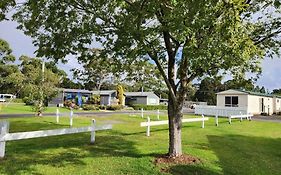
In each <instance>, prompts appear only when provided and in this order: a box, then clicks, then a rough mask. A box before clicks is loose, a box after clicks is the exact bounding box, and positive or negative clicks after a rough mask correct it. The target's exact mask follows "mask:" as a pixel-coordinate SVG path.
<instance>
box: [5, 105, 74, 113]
mask: <svg viewBox="0 0 281 175" xmlns="http://www.w3.org/2000/svg"><path fill="white" fill-rule="evenodd" d="M56 110H57V107H47V108H45V110H44V112H45V113H55V112H56ZM59 110H60V112H68V111H69V109H66V108H59ZM29 113H30V114H32V113H35V112H34V110H33V108H32V106H27V105H24V104H17V103H13V104H3V103H2V104H1V103H0V114H29Z"/></svg>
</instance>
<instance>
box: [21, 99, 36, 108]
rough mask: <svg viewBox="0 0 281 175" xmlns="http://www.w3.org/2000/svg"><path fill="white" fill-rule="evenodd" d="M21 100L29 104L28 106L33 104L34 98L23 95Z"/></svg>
mask: <svg viewBox="0 0 281 175" xmlns="http://www.w3.org/2000/svg"><path fill="white" fill-rule="evenodd" d="M22 101H23V102H24V103H25V105H29V106H32V105H34V100H33V99H31V98H30V97H24V98H23V99H22Z"/></svg>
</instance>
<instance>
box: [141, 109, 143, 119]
mask: <svg viewBox="0 0 281 175" xmlns="http://www.w3.org/2000/svg"><path fill="white" fill-rule="evenodd" d="M141 118H143V108H141Z"/></svg>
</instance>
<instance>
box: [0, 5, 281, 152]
mask: <svg viewBox="0 0 281 175" xmlns="http://www.w3.org/2000/svg"><path fill="white" fill-rule="evenodd" d="M8 2H14V1H8ZM12 5H13V3H10V4H9V3H8V5H7V6H12ZM7 6H6V7H7ZM2 9H4V11H5V8H2ZM269 9H270V11H268V10H269ZM273 13H278V14H280V2H279V1H278V0H267V1H262V0H257V1H251V0H189V1H186V0H165V1H159V0H150V1H147V0H112V1H106V0H96V1H87V0H79V1H78V0H60V1H58V0H47V1H45V0H44V1H43V0H38V1H31V0H28V1H26V2H25V3H23V4H22V5H21V6H19V7H18V8H17V12H16V14H15V15H14V19H15V20H17V21H18V22H19V24H20V25H19V27H18V28H19V29H21V30H23V31H24V32H25V33H26V34H27V35H29V36H31V37H32V38H33V39H34V44H35V45H36V46H38V50H37V55H38V56H40V57H41V56H45V57H47V58H53V59H56V60H59V59H64V58H65V56H67V55H69V54H74V55H77V56H78V58H79V59H83V58H84V57H87V56H88V55H89V49H91V47H92V45H93V44H94V43H95V42H100V43H101V45H102V47H103V50H102V52H101V53H100V54H101V55H104V57H106V58H108V59H112V60H114V62H116V63H117V62H118V64H119V63H121V64H123V63H124V64H137V60H152V61H154V63H155V66H156V67H157V69H158V70H159V72H160V73H161V75H162V77H163V79H164V81H165V83H166V85H167V88H168V90H169V105H168V116H169V131H170V135H169V136H170V137H169V138H170V144H169V145H170V147H169V155H170V156H179V155H181V154H182V152H181V150H182V149H181V118H182V113H181V111H182V110H181V109H182V106H183V102H184V100H185V98H186V94H187V91H188V90H187V89H188V85H189V83H190V82H191V81H192V80H194V79H195V78H198V77H202V76H203V75H211V76H212V75H217V74H218V73H224V72H227V73H231V74H233V75H234V77H235V78H241V77H244V74H245V72H260V71H261V70H260V64H259V63H260V62H261V59H262V58H264V56H265V55H273V54H279V53H280V49H279V46H280V37H278V36H280V33H281V27H280V21H281V20H280V15H277V16H274V15H272V14H273ZM179 50H181V52H182V53H181V56H180V57H177V55H178V54H177V53H178V52H179Z"/></svg>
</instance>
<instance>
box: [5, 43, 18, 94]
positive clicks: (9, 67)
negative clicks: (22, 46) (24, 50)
mask: <svg viewBox="0 0 281 175" xmlns="http://www.w3.org/2000/svg"><path fill="white" fill-rule="evenodd" d="M15 60H16V59H15V57H14V56H13V55H12V49H11V48H10V46H9V43H8V42H6V41H5V40H3V39H0V93H9V94H14V95H16V94H17V92H18V88H19V86H17V84H18V81H20V79H21V77H14V75H15V74H17V73H19V72H20V70H19V68H18V65H16V64H14V62H15ZM12 80H14V81H12Z"/></svg>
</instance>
